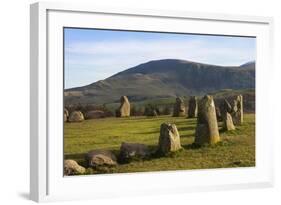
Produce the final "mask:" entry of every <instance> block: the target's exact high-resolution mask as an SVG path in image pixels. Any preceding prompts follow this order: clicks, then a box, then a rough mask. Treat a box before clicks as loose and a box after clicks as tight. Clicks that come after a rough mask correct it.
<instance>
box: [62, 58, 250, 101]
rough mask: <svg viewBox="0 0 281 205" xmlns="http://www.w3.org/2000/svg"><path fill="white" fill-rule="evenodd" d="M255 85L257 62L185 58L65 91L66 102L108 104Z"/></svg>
mask: <svg viewBox="0 0 281 205" xmlns="http://www.w3.org/2000/svg"><path fill="white" fill-rule="evenodd" d="M254 86H255V62H248V63H245V64H242V65H241V66H218V65H210V64H204V63H198V62H192V61H186V60H181V59H162V60H154V61H149V62H146V63H143V64H140V65H137V66H134V67H132V68H129V69H126V70H124V71H121V72H119V73H116V74H114V75H112V76H110V77H108V78H106V79H104V80H100V81H97V82H94V83H91V84H89V85H86V86H82V87H76V88H70V89H66V90H65V102H66V103H68V104H71V103H108V102H115V101H118V100H119V98H120V96H122V95H127V96H129V98H131V99H130V100H136V101H137V100H142V99H147V98H153V97H156V98H161V97H167V96H173V97H176V96H181V95H185V96H186V95H202V94H206V93H208V92H212V91H216V90H221V89H245V88H254Z"/></svg>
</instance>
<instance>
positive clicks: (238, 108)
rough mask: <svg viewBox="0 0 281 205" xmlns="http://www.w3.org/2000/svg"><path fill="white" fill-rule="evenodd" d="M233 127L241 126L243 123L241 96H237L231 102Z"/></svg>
mask: <svg viewBox="0 0 281 205" xmlns="http://www.w3.org/2000/svg"><path fill="white" fill-rule="evenodd" d="M231 116H232V119H233V123H234V125H241V124H242V123H243V96H242V95H238V96H237V98H236V99H235V100H234V101H233V109H232V113H231Z"/></svg>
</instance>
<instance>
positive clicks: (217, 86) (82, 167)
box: [62, 27, 256, 176]
mask: <svg viewBox="0 0 281 205" xmlns="http://www.w3.org/2000/svg"><path fill="white" fill-rule="evenodd" d="M63 52H64V104H63V107H64V112H63V113H62V119H63V120H64V153H63V154H64V176H68V175H89V174H114V173H136V172H153V171H176V170H194V169H214V168H241V167H254V166H255V61H256V38H255V37H254V36H225V35H206V34H188V33H168V32H167V33H164V32H147V31H146V32H144V31H124V30H105V29H94V28H93V29H92V28H87V29H86V28H70V27H65V28H64V51H63Z"/></svg>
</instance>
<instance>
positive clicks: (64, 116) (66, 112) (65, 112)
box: [63, 108, 69, 122]
mask: <svg viewBox="0 0 281 205" xmlns="http://www.w3.org/2000/svg"><path fill="white" fill-rule="evenodd" d="M68 117H69V113H68V110H67V109H66V108H64V110H63V120H64V122H66V121H67V120H68Z"/></svg>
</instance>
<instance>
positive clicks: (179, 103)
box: [173, 97, 186, 117]
mask: <svg viewBox="0 0 281 205" xmlns="http://www.w3.org/2000/svg"><path fill="white" fill-rule="evenodd" d="M185 114H186V113H185V105H184V102H183V99H182V98H179V97H177V98H176V103H175V105H174V112H173V117H182V116H185Z"/></svg>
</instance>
